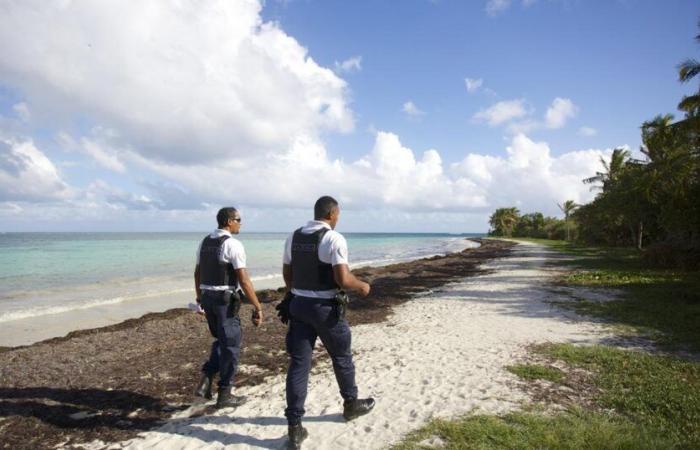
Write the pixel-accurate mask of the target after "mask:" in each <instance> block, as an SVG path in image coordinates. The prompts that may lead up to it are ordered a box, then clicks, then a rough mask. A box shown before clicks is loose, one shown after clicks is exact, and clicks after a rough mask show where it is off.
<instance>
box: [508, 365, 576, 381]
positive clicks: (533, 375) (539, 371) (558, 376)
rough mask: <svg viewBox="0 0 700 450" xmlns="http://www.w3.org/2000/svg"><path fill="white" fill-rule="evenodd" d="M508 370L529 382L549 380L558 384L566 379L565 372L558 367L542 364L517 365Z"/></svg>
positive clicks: (509, 367)
mask: <svg viewBox="0 0 700 450" xmlns="http://www.w3.org/2000/svg"><path fill="white" fill-rule="evenodd" d="M506 370H508V372H511V373H514V374H515V375H517V376H519V377H520V378H522V379H523V380H528V381H534V380H547V381H551V382H552V383H558V382H560V381H561V380H562V379H563V378H564V372H562V371H561V370H559V369H557V368H556V367H548V366H543V365H540V364H516V365H514V366H508V367H506Z"/></svg>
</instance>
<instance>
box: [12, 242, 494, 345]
mask: <svg viewBox="0 0 700 450" xmlns="http://www.w3.org/2000/svg"><path fill="white" fill-rule="evenodd" d="M205 234H206V233H0V328H2V327H7V326H8V325H11V324H12V323H15V325H16V326H15V329H14V332H19V333H20V334H21V332H22V330H24V331H26V332H27V333H31V332H32V328H33V327H32V325H33V324H36V323H39V322H45V323H50V322H52V321H69V322H70V321H72V322H76V323H74V324H70V325H66V326H64V327H62V329H77V328H86V327H90V326H94V325H102V324H104V323H113V322H114V321H115V320H117V317H118V318H119V319H124V318H125V317H137V316H138V315H140V314H142V313H144V312H147V311H158V310H161V311H162V310H165V309H168V308H169V307H184V306H187V303H188V302H189V301H192V300H193V298H194V289H193V281H192V273H193V269H194V263H195V257H196V255H195V253H196V250H197V246H198V244H199V242H200V240H201V239H202V238H203V237H204V235H205ZM344 236H345V237H346V238H347V241H348V247H349V250H350V263H351V266H352V267H360V266H366V265H373V266H376V265H385V264H390V263H394V262H400V261H407V260H411V259H417V258H422V257H425V256H431V255H439V254H446V253H449V252H453V251H459V250H462V249H464V248H467V247H469V246H474V245H475V244H474V243H473V242H470V241H468V240H467V239H466V238H468V237H477V236H480V235H479V234H463V235H450V234H403V233H400V234H391V233H344ZM286 237H287V234H286V233H242V234H240V235H238V236H236V238H237V239H239V240H240V241H241V242H242V243H243V245H244V246H245V249H246V254H247V259H248V271H249V273H250V275H251V278H252V279H253V282H254V285H255V287H256V289H261V288H276V287H279V286H281V285H282V284H283V283H282V278H281V275H280V273H281V265H282V250H283V243H284V240H285V238H286ZM110 308H111V309H110ZM116 310H119V312H120V313H119V314H115V311H116ZM129 311H131V313H130V312H129ZM101 315H104V316H109V317H113V319H112V320H109V321H107V322H103V321H100V320H97V318H99V317H100V316H101ZM39 319H40V320H39ZM20 324H21V326H20ZM22 327H24V328H22ZM17 330H19V331H17ZM8 333H9V331H8ZM1 334H2V333H0V345H7V343H3V339H2V336H1ZM50 334H56V333H50ZM11 340H12V339H11ZM20 341H22V342H24V340H20ZM12 342H19V341H16V340H12Z"/></svg>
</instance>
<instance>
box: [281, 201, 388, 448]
mask: <svg viewBox="0 0 700 450" xmlns="http://www.w3.org/2000/svg"><path fill="white" fill-rule="evenodd" d="M339 216H340V208H339V207H338V202H337V201H335V199H333V198H332V197H328V196H324V197H321V198H319V199H318V200H317V201H316V204H315V205H314V220H312V221H309V222H308V223H307V224H306V226H304V227H302V228H299V229H298V230H296V231H295V232H294V233H292V234H291V235H290V236H289V237H288V238H287V241H286V242H285V248H284V260H283V263H284V264H283V267H282V274H283V276H284V284H285V285H286V287H287V291H288V292H290V291H291V294H292V296H293V297H292V300H291V303H289V329H288V331H287V353H288V354H289V369H288V371H287V409H286V410H285V416H287V423H288V425H289V430H288V432H289V444H290V447H291V448H294V449H299V448H301V443H302V441H303V440H304V439H306V437H307V436H308V432H307V431H306V429H305V428H303V427H302V425H301V418H302V417H303V416H304V412H305V411H304V401H305V400H306V392H307V388H308V384H309V371H310V369H311V354H312V352H313V348H314V345H315V344H316V338H317V337H319V338H321V342H323V345H324V346H325V347H326V351H327V352H328V354H329V355H330V357H331V360H332V361H333V371H334V372H335V378H336V380H337V382H338V386H339V388H340V395H341V396H342V397H343V400H344V403H343V417H345V420H352V419H355V418H357V417H359V416H361V415H363V414H367V413H368V412H370V411H371V410H372V408H373V407H374V399H372V398H366V399H358V398H357V386H356V385H355V366H354V364H353V362H352V351H351V349H350V341H351V337H350V327H349V325H348V322H347V321H346V320H345V318H344V317H342V316H343V314H342V310H343V309H344V307H342V306H340V305H339V304H338V302H337V301H336V294H338V290H339V289H348V290H354V291H357V292H358V293H359V294H360V295H361V296H363V297H366V296H367V295H369V290H370V287H369V284H367V283H365V282H364V281H360V280H358V279H357V278H355V276H354V275H353V274H352V273H351V272H350V269H349V268H348V245H347V243H346V242H345V238H344V237H343V235H341V234H340V233H338V232H337V231H334V229H335V226H336V224H337V223H338V217H339Z"/></svg>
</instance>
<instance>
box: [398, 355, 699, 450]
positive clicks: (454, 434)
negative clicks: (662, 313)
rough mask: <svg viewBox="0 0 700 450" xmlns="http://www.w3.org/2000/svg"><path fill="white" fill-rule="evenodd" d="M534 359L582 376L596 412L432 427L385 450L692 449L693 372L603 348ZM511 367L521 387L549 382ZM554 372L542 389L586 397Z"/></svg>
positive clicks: (684, 364) (681, 363) (695, 413)
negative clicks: (436, 444)
mask: <svg viewBox="0 0 700 450" xmlns="http://www.w3.org/2000/svg"><path fill="white" fill-rule="evenodd" d="M534 351H535V352H536V353H539V354H540V355H543V356H546V357H548V358H551V359H553V360H559V361H563V362H565V363H566V364H567V365H568V366H570V367H579V368H583V369H586V370H588V371H590V373H591V374H592V375H591V380H590V382H591V383H592V384H593V385H594V386H595V387H597V388H598V389H595V390H590V391H591V392H598V393H597V394H595V398H594V399H593V400H594V402H595V403H596V404H597V405H598V407H599V410H596V411H587V410H584V409H581V408H570V409H569V410H567V411H565V412H559V413H556V414H554V415H547V414H537V413H524V412H518V413H512V414H508V415H506V416H503V417H498V416H486V415H476V416H469V417H464V418H461V419H457V420H434V421H432V422H430V423H429V424H428V425H426V426H425V427H423V428H421V429H420V430H418V431H416V432H414V433H412V434H410V435H409V436H408V437H407V438H406V439H405V440H404V441H403V442H402V443H400V444H398V445H397V446H395V447H393V448H394V449H400V450H407V449H420V448H430V444H431V440H433V439H435V438H436V437H437V438H439V439H440V441H441V444H442V445H443V446H444V447H445V448H448V449H511V448H541V449H580V448H588V449H696V448H700V365H699V364H697V363H693V362H689V361H685V360H682V359H679V358H673V357H662V356H654V355H649V354H645V353H641V352H634V351H628V350H620V349H616V348H612V347H606V346H591V347H582V346H574V345H571V344H547V345H541V346H537V347H535V348H534ZM513 367H514V368H515V369H514V370H513V369H512V368H510V369H509V370H511V371H513V372H514V373H516V374H518V375H519V376H522V377H523V378H524V379H528V380H531V379H539V378H546V377H549V376H550V375H551V374H550V372H549V371H548V370H545V369H549V368H548V367H545V366H538V365H520V366H513ZM559 372H560V375H561V376H560V377H559V376H557V377H555V378H556V379H557V381H555V380H553V379H550V381H553V382H562V383H563V384H566V385H568V386H569V387H570V388H574V389H586V386H575V385H570V384H568V380H566V377H565V374H564V373H563V372H561V371H559ZM546 379H549V378H546ZM600 410H603V411H609V412H600Z"/></svg>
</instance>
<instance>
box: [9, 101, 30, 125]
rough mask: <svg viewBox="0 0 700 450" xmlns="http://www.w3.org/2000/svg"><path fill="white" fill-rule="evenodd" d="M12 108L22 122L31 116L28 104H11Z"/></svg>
mask: <svg viewBox="0 0 700 450" xmlns="http://www.w3.org/2000/svg"><path fill="white" fill-rule="evenodd" d="M12 110H13V111H14V112H15V114H17V117H19V119H20V120H21V121H22V122H27V121H29V119H30V118H31V117H32V114H31V112H30V111H29V106H28V105H27V104H26V103H24V102H20V103H16V104H14V105H12Z"/></svg>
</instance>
